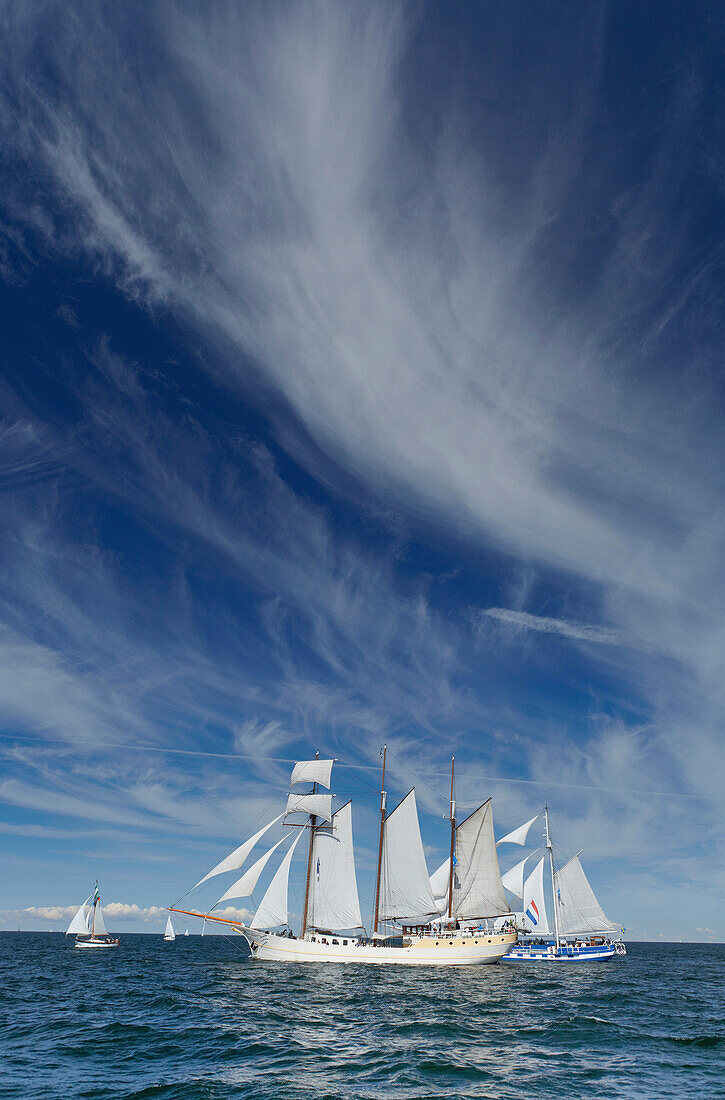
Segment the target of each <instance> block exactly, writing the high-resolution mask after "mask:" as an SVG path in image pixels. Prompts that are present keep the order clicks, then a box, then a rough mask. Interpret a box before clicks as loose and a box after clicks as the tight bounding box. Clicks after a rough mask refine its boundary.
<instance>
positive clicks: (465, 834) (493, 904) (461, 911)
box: [452, 798, 511, 919]
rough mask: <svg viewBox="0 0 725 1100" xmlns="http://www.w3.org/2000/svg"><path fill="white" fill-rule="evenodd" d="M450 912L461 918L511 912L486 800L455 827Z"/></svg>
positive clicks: (489, 805)
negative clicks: (502, 881) (454, 857)
mask: <svg viewBox="0 0 725 1100" xmlns="http://www.w3.org/2000/svg"><path fill="white" fill-rule="evenodd" d="M452 912H453V915H454V916H455V917H461V918H465V919H473V918H476V917H498V916H503V915H504V914H507V913H510V912H511V910H510V908H509V905H508V902H507V901H506V895H505V894H504V891H503V885H502V883H501V871H500V868H499V865H498V856H497V854H496V841H495V838H494V835H493V811H492V809H491V799H490V798H489V799H487V801H486V802H484V803H483V804H482V805H481V806H479V807H478V809H477V810H474V812H473V813H472V814H470V816H469V817H467V818H466V820H465V821H463V822H461V824H460V825H459V826H458V827H457V828H456V863H455V866H454V874H453V905H452Z"/></svg>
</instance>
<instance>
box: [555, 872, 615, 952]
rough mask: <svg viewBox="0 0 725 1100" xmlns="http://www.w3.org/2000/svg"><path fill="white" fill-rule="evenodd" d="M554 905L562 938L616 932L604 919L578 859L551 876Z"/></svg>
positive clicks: (610, 922) (612, 924)
mask: <svg viewBox="0 0 725 1100" xmlns="http://www.w3.org/2000/svg"><path fill="white" fill-rule="evenodd" d="M554 886H555V893H556V898H555V904H556V906H557V915H558V919H559V932H560V934H561V935H562V936H570V935H581V934H586V933H593V932H620V931H621V925H618V924H614V923H613V922H612V921H610V920H609V919H608V918H607V917H606V916H605V915H604V910H603V909H602V907H601V905H600V904H599V902H598V900H597V896H596V894H595V893H594V891H593V890H592V888H591V886H590V885H589V880H588V878H587V876H586V875H585V874H584V868H583V867H582V865H581V862H580V860H579V856H574V857H573V859H570V860H569V862H568V863H565V864H564V866H563V867H560V868H559V870H558V871H557V872H556V873H555V875H554Z"/></svg>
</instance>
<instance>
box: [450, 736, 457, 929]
mask: <svg viewBox="0 0 725 1100" xmlns="http://www.w3.org/2000/svg"><path fill="white" fill-rule="evenodd" d="M455 766H456V758H455V756H452V757H451V854H450V860H449V862H450V867H449V869H448V920H450V919H451V917H452V916H453V861H454V860H455V858H456V800H455V797H454V795H455V787H454V776H455V771H454V769H455Z"/></svg>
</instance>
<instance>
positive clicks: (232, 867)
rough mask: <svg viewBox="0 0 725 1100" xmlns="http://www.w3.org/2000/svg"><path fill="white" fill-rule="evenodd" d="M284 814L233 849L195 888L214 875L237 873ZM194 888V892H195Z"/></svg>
mask: <svg viewBox="0 0 725 1100" xmlns="http://www.w3.org/2000/svg"><path fill="white" fill-rule="evenodd" d="M283 817H284V814H279V816H278V817H275V819H274V821H270V822H269V824H268V825H265V826H264V828H262V829H260V830H259V832H256V833H255V834H254V836H250V838H249V840H245V841H244V844H240V845H239V847H238V848H235V849H234V851H233V852H230V853H229V855H228V856H225V857H224V859H223V860H222V861H221V863H217V865H216V867H212V869H211V871H207V873H206V874H205V875H204V877H203V878H200V879H199V881H198V882H197V884H196V886H201V884H202V882H206V880H207V879H208V878H214V876H215V875H222V874H223V873H224V872H225V871H238V870H239V868H240V867H242V866H243V865H244V861H245V860H246V858H247V856H248V855H249V853H250V852H251V850H252V848H253V847H254V845H255V844H256V843H257V841H258V840H261V838H262V837H263V836H264V834H265V833H266V832H267V830H268V829H271V828H272V826H273V825H276V824H277V822H278V821H281V820H282V818H283ZM196 886H194V890H196Z"/></svg>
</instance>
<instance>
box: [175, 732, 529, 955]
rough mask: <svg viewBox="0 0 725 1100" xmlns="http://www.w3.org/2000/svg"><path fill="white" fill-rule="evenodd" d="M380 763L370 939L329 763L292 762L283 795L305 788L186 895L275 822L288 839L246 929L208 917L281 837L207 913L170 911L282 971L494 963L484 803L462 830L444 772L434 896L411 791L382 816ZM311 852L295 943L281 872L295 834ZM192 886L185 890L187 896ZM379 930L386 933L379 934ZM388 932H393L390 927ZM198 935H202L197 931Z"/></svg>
mask: <svg viewBox="0 0 725 1100" xmlns="http://www.w3.org/2000/svg"><path fill="white" fill-rule="evenodd" d="M385 758H386V750H385V749H383V752H382V782H381V791H380V833H379V838H378V861H377V876H376V883H375V905H374V913H373V922H372V929H371V931H372V935H367V934H366V933H365V930H364V928H363V922H362V916H361V912H360V901H359V898H358V890H357V879H356V874H355V857H354V851H353V835H352V803H350V802H345V803H344V804H343V805H341V806H339V807H338V808H337V809H336V810H333V808H332V800H333V795H332V794H329V793H328V794H325V793H324V792H322V791H320V787H324V788H327V790H328V791H329V788H330V783H331V773H332V768H333V764H334V761H333V760H320V759H318V758H316V759H315V760H301V761H298V762H297V763H296V764H295V766H294V769H293V771H292V776H291V778H290V786H291V787H292V788H294V787H296V786H297V785H298V784H300V783H305V784H311V785H312V790H311V791H310V790H308V791H305V792H299V791H295V790H293V791H291V792H290V793H289V794H288V796H287V805H286V809H285V810H284V811H283V812H282V813H281V814H279V815H278V816H277V817H275V818H274V820H273V821H270V822H269V824H267V825H264V826H263V827H262V828H261V829H259V830H258V831H257V832H256V833H255V834H254V835H253V836H252V837H250V838H249V839H248V840H246V841H245V842H244V843H243V844H241V845H240V846H239V847H238V848H235V849H234V851H233V852H231V853H230V854H229V855H228V856H226V857H225V858H224V859H223V860H222V861H221V862H220V863H218V864H217V865H216V866H215V867H213V868H212V870H211V871H209V872H208V873H207V874H206V875H205V876H204V878H202V879H201V880H200V881H199V882H198V883H197V884H196V885H197V886H200V885H201V884H202V883H203V882H206V881H207V880H208V879H210V878H213V877H215V876H216V875H219V874H222V873H224V872H230V871H240V870H243V867H244V865H245V863H246V861H247V859H248V858H249V856H250V854H251V852H252V849H253V848H254V847H255V845H256V844H257V842H258V841H259V840H261V838H262V837H263V836H264V834H265V833H266V832H267V831H268V830H269V829H271V828H272V827H273V826H274V825H277V824H278V822H280V821H281V820H282V819H283V818H289V817H292V818H293V819H294V818H295V817H296V816H298V815H304V818H305V820H304V821H303V822H302V823H301V824H299V823H298V822H296V821H294V820H293V821H291V822H288V824H289V825H290V828H291V830H293V829H294V828H295V827H296V828H297V836H295V837H294V839H293V840H292V843H291V844H289V845H288V846H287V850H286V852H285V854H284V857H283V858H282V861H281V863H280V864H279V866H278V867H277V870H276V871H275V872H274V875H273V876H272V879H271V881H270V882H269V885H268V886H267V889H266V891H265V893H264V895H263V897H262V899H261V901H260V903H259V905H258V906H257V910H256V912H255V914H254V916H253V918H252V919H251V921H249V922H248V923H242V922H241V921H238V920H229V919H227V918H226V917H221V916H217V914H216V913H214V909H215V908H216V906H218V905H219V904H220V903H221V902H225V901H227V900H229V899H232V898H248V897H251V896H252V891H253V890H254V889H255V887H256V885H257V882H258V881H259V879H260V878H261V876H262V874H263V873H264V870H265V867H266V865H267V863H268V861H269V860H270V859H271V857H272V856H273V855H274V853H275V851H276V850H277V849H278V848H279V847H280V845H282V844H284V843H285V842H286V841H289V839H290V837H292V835H293V832H292V831H290V832H289V833H288V834H287V835H286V836H284V837H283V838H282V839H281V840H278V841H277V842H276V843H275V844H273V845H272V846H271V847H270V848H269V849H268V850H267V851H265V852H264V854H263V855H261V856H260V857H259V858H258V859H257V860H256V861H255V862H254V863H252V864H251V865H250V866H248V867H247V868H246V870H243V873H242V875H241V878H239V879H238V880H237V881H236V882H235V883H233V885H231V886H230V887H229V888H228V889H227V891H226V892H225V893H224V894H222V896H221V897H220V898H219V900H218V901H217V902H216V905H214V906H212V910H211V911H210V912H208V913H199V912H194V911H192V910H188V909H186V910H184V909H178V908H176V907H170V912H174V913H185V914H186V915H189V916H195V917H199V918H200V919H202V920H204V921H212V922H215V923H219V924H223V925H227V926H228V927H231V928H233V929H234V930H235V931H236V932H238V933H239V934H240V935H242V936H244V938H245V939H246V940H247V942H248V944H249V947H250V949H251V951H252V954H253V955H254V956H255V957H256V958H258V959H266V960H283V961H289V962H335V963H355V962H365V963H378V964H381V963H402V964H406V965H413V966H469V965H480V964H486V963H497V962H498V961H499V960H500V959H501V957H502V956H503V955H505V954H506V952H507V951H508V950H509V948H510V947H511V945H512V944H513V943H514V942H515V939H516V933H515V931H514V930H513V928H512V927H508V926H507V927H504V928H501V929H499V930H495V929H494V927H493V924H494V921H495V920H496V919H497V918H500V917H504V919H506V918H508V920H509V922H510V921H511V911H510V909H509V906H508V903H507V901H506V897H505V894H504V890H503V886H502V884H501V873H500V871H499V866H498V857H497V854H496V846H495V840H494V832H493V811H492V809H491V800H490V798H489V799H487V800H486V801H485V802H483V803H482V804H481V805H480V806H479V807H478V808H477V809H476V810H474V811H473V813H472V814H469V816H468V817H466V818H465V820H463V821H461V822H460V823H459V822H457V820H456V803H455V798H454V790H453V769H451V808H450V858H449V861H448V864H447V871H446V872H445V874H444V875H442V876H440V877H441V878H442V879H444V880H445V881H443V882H442V883H441V890H442V891H443V892H445V895H446V896H445V897H444V898H442V899H441V898H439V897H437V896H436V894H435V893H434V886H432V885H431V881H430V878H429V875H428V868H427V866H426V860H425V853H424V850H423V842H422V839H421V835H420V825H419V823H418V809H417V806H416V799H415V789H413V790H411V791H409V792H408V793H407V794H406V795H405V797H404V798H403V799H402V801H401V802H400V803H399V804H398V806H396V807H395V809H393V810H392V811H390V812H389V813H388V812H387V810H386V792H385ZM305 832H306V833H307V834H308V837H309V847H308V849H307V851H306V853H305V857H304V859H305V863H306V866H307V870H306V877H305V891H304V905H303V910H302V922H301V929H300V934H299V936H293V935H292V932H291V930H290V928H289V912H288V904H287V893H288V879H289V873H290V863H291V861H292V857H293V856H294V853H295V849H296V847H297V845H298V844H299V841H300V839H301V838H302V836H303V834H304V833H305ZM195 888H196V887H194V889H195ZM386 925H387V930H386V931H383V927H384V926H386ZM391 926H392V927H391ZM202 934H203V926H202Z"/></svg>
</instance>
